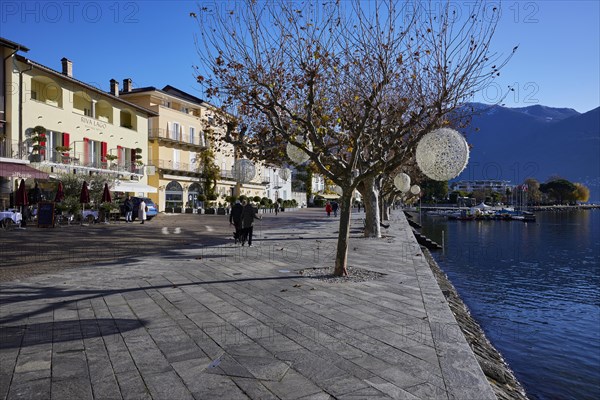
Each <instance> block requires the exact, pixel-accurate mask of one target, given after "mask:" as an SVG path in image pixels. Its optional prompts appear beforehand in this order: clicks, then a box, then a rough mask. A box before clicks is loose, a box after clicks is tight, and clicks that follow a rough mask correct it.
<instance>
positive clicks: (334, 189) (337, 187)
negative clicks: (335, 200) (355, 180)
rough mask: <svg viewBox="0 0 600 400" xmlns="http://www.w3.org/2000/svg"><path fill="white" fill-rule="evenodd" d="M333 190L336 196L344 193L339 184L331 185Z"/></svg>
mask: <svg viewBox="0 0 600 400" xmlns="http://www.w3.org/2000/svg"><path fill="white" fill-rule="evenodd" d="M333 192H334V193H335V194H337V195H338V196H341V195H343V194H344V191H343V190H342V188H341V187H340V186H338V185H335V186H334V187H333Z"/></svg>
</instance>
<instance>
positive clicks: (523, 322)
mask: <svg viewBox="0 0 600 400" xmlns="http://www.w3.org/2000/svg"><path fill="white" fill-rule="evenodd" d="M536 216H537V222H535V223H523V222H519V221H447V220H445V219H443V218H440V217H428V216H423V221H422V222H423V233H424V234H425V235H427V236H428V237H430V238H431V239H433V240H435V241H436V242H438V243H442V232H444V241H445V252H444V253H442V252H441V251H438V252H437V253H435V254H434V257H435V258H436V260H437V261H438V263H439V264H440V267H441V268H442V269H443V270H444V271H445V272H446V274H447V275H448V276H449V277H450V279H451V281H452V283H453V284H454V286H455V287H456V288H457V290H458V291H459V292H460V294H461V297H462V298H463V300H464V301H465V303H466V304H467V305H468V306H469V308H470V309H471V312H472V314H473V315H474V316H475V318H476V319H477V320H478V322H479V323H480V324H481V326H482V328H483V329H484V330H485V332H486V334H487V336H488V338H489V339H490V340H491V341H492V343H493V344H494V345H495V346H496V347H497V348H498V349H499V350H500V352H501V353H502V354H503V355H504V357H505V358H506V360H507V361H508V363H509V364H510V366H511V368H512V369H513V370H514V371H515V373H516V375H517V378H518V379H519V380H520V381H521V383H522V384H523V385H524V386H525V389H526V390H527V393H528V395H529V396H530V398H532V399H600V250H599V249H600V210H591V211H563V212H539V213H537V214H536Z"/></svg>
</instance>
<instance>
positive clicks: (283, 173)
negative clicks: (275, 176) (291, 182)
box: [279, 168, 292, 181]
mask: <svg viewBox="0 0 600 400" xmlns="http://www.w3.org/2000/svg"><path fill="white" fill-rule="evenodd" d="M291 175H292V173H291V171H290V170H289V169H288V168H280V169H279V177H280V178H281V179H283V180H284V181H287V180H288V179H290V176H291Z"/></svg>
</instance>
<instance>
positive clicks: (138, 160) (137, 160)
mask: <svg viewBox="0 0 600 400" xmlns="http://www.w3.org/2000/svg"><path fill="white" fill-rule="evenodd" d="M142 158H143V156H142V149H140V148H139V147H138V148H136V149H135V165H137V166H138V167H141V166H142V165H144V162H143V161H142Z"/></svg>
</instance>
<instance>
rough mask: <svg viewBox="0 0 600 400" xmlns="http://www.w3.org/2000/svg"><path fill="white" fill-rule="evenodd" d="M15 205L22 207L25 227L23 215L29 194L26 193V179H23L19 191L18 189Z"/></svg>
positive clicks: (22, 219)
mask: <svg viewBox="0 0 600 400" xmlns="http://www.w3.org/2000/svg"><path fill="white" fill-rule="evenodd" d="M15 205H16V206H17V207H18V206H21V215H22V218H21V225H25V216H24V213H23V209H24V207H26V206H27V192H26V191H25V179H21V184H20V185H19V189H17V198H16V199H15Z"/></svg>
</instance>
